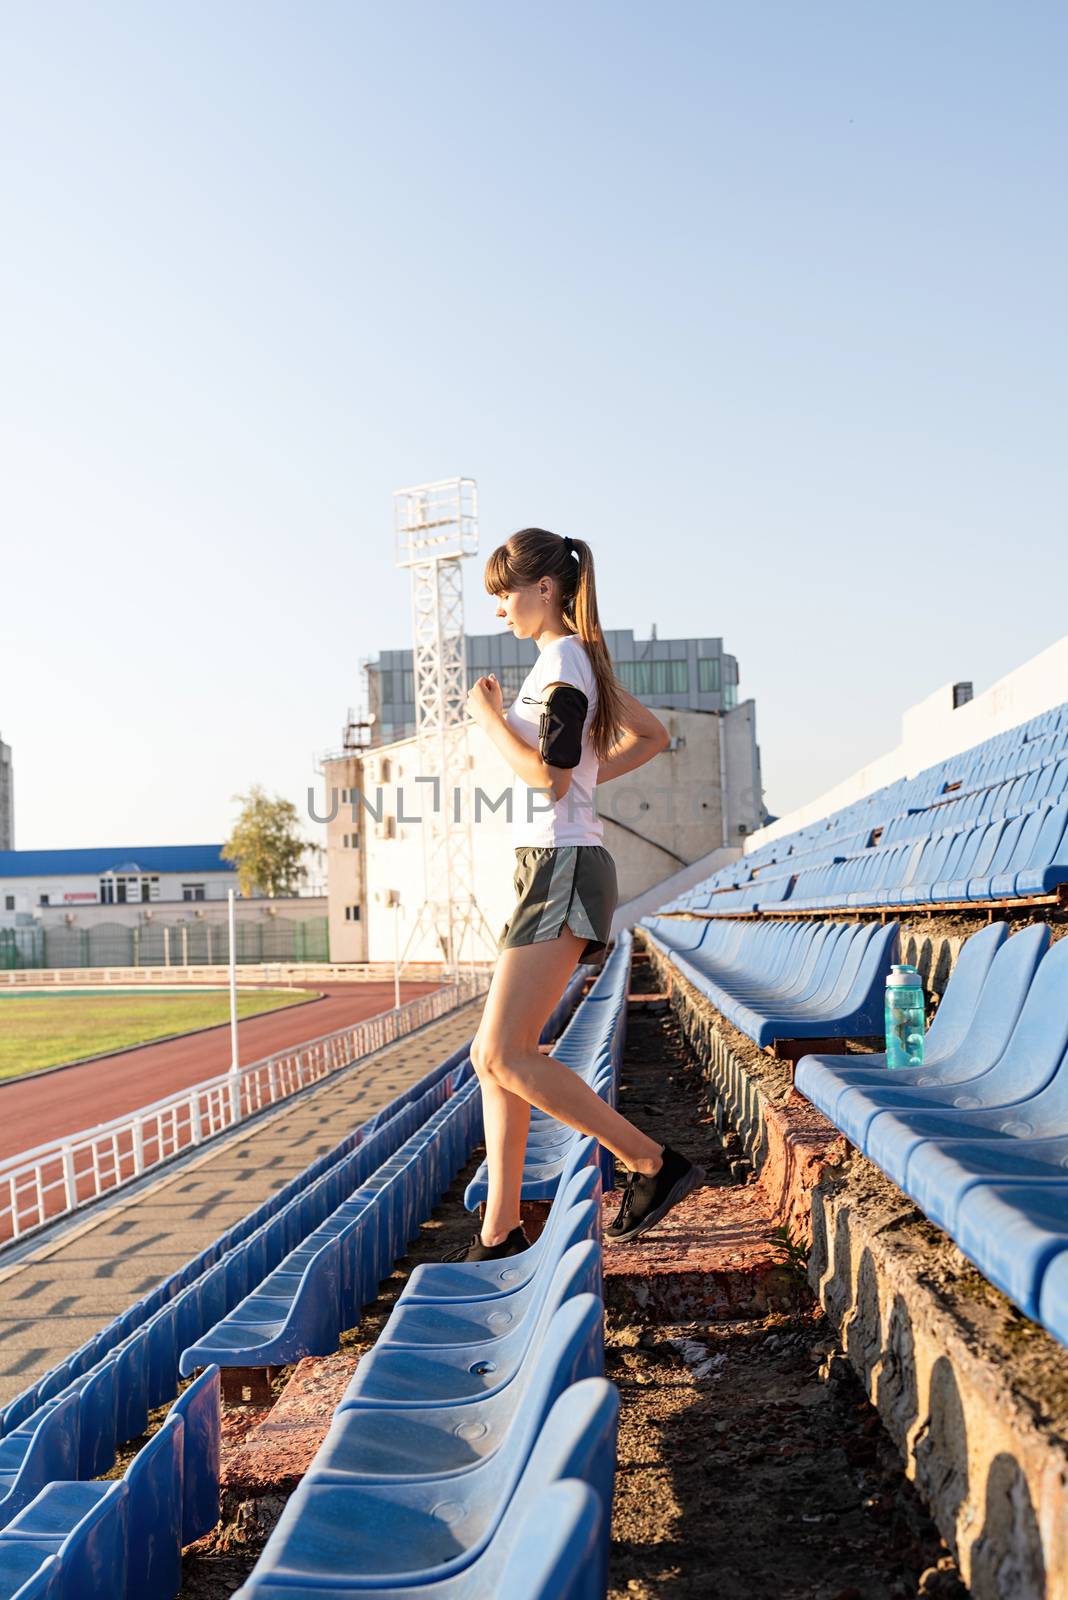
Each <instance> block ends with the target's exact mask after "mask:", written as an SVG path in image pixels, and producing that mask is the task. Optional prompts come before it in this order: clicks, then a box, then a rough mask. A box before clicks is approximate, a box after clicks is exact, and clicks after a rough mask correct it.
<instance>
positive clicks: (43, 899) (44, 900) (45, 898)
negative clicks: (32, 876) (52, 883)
mask: <svg viewBox="0 0 1068 1600" xmlns="http://www.w3.org/2000/svg"><path fill="white" fill-rule="evenodd" d="M40 904H41V905H43V906H46V905H47V904H48V896H47V895H46V894H43V895H42V896H41V899H40Z"/></svg>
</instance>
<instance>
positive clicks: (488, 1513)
mask: <svg viewBox="0 0 1068 1600" xmlns="http://www.w3.org/2000/svg"><path fill="white" fill-rule="evenodd" d="M595 1004H596V1002H595ZM559 1176H560V1182H559V1186H558V1190H557V1193H556V1197H555V1199H554V1200H553V1202H552V1204H551V1206H550V1209H549V1214H548V1217H547V1220H546V1224H545V1228H544V1230H543V1232H542V1233H541V1235H540V1237H539V1238H538V1239H537V1240H536V1241H535V1242H534V1244H533V1245H532V1246H531V1247H530V1249H529V1250H526V1251H523V1252H522V1253H521V1254H520V1255H517V1256H509V1257H505V1258H504V1259H503V1260H499V1261H486V1262H456V1263H451V1262H443V1263H432V1264H427V1265H423V1266H420V1267H417V1268H416V1270H415V1271H414V1272H413V1273H412V1276H411V1278H410V1279H409V1281H408V1283H407V1285H406V1286H405V1289H404V1291H403V1292H402V1294H401V1296H400V1298H399V1299H398V1302H397V1304H396V1306H395V1308H394V1310H393V1313H392V1315H391V1317H390V1319H389V1322H388V1323H387V1325H386V1327H385V1329H384V1330H383V1332H382V1335H381V1336H380V1338H379V1340H378V1342H377V1343H376V1345H375V1347H374V1349H373V1350H372V1351H371V1352H370V1354H369V1355H367V1356H365V1357H364V1358H363V1360H362V1361H361V1362H360V1365H359V1367H358V1368H357V1371H356V1374H355V1377H354V1378H353V1380H352V1382H351V1383H350V1385H349V1387H348V1389H347V1390H346V1392H345V1394H344V1396H343V1397H342V1400H341V1402H340V1404H339V1406H338V1408H337V1410H336V1412H335V1414H334V1417H333V1420H332V1423H331V1426H330V1429H329V1431H328V1433H327V1435H326V1438H325V1439H324V1441H323V1443H322V1445H321V1447H320V1449H319V1451H318V1453H317V1454H316V1456H315V1458H314V1460H313V1461H312V1463H311V1466H310V1468H309V1470H308V1472H307V1473H306V1474H305V1476H304V1478H303V1479H302V1481H301V1483H300V1485H299V1486H298V1488H297V1489H296V1491H295V1492H294V1494H293V1495H292V1496H291V1497H290V1499H289V1501H288V1503H287V1505H286V1507H285V1510H284V1511H283V1513H282V1516H281V1517H280V1519H279V1521H278V1523H277V1525H276V1527H275V1529H274V1531H273V1532H272V1534H271V1536H270V1538H269V1539H268V1541H267V1544H266V1546H265V1548H264V1550H263V1553H262V1555H261V1556H260V1559H259V1561H258V1562H257V1564H256V1568H255V1570H254V1571H253V1573H252V1575H251V1577H250V1578H249V1580H248V1582H247V1583H246V1585H245V1586H244V1588H242V1589H241V1590H240V1591H239V1595H238V1596H236V1597H235V1600H272V1597H276V1600H302V1597H303V1600H311V1597H312V1596H316V1597H318V1600H331V1597H334V1600H339V1597H340V1596H342V1595H350V1596H351V1595H360V1596H362V1597H364V1600H389V1597H393V1600H397V1597H399V1596H402V1595H412V1594H413V1593H415V1592H418V1593H420V1594H426V1595H432V1596H433V1597H434V1600H477V1597H479V1596H485V1597H487V1600H488V1597H490V1596H494V1597H495V1596H498V1595H508V1596H509V1597H510V1600H603V1596H604V1594H605V1589H606V1583H607V1556H608V1537H609V1526H610V1517H611V1504H612V1493H613V1485H614V1475H615V1445H616V1429H617V1421H618V1395H617V1393H616V1391H615V1389H614V1387H613V1386H612V1385H611V1384H609V1383H607V1382H606V1381H605V1379H604V1377H603V1362H604V1337H603V1317H604V1312H603V1300H602V1264H601V1244H600V1225H601V1181H600V1171H599V1166H598V1160H597V1145H596V1142H595V1141H594V1140H592V1139H587V1138H581V1137H580V1136H578V1135H573V1136H572V1140H571V1145H570V1148H569V1151H568V1155H567V1159H566V1160H565V1162H564V1163H563V1166H562V1168H561V1172H560V1175H559ZM557 1514H559V1515H560V1517H561V1518H562V1520H561V1522H560V1524H559V1525H557V1524H556V1523H555V1521H554V1518H555V1516H556V1515H557Z"/></svg>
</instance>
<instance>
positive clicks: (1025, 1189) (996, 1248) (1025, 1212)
mask: <svg viewBox="0 0 1068 1600" xmlns="http://www.w3.org/2000/svg"><path fill="white" fill-rule="evenodd" d="M954 1237H955V1238H956V1241H957V1243H958V1245H959V1246H960V1248H961V1249H962V1250H963V1251H964V1254H965V1255H966V1256H968V1257H969V1258H970V1259H971V1260H972V1261H974V1262H975V1264H976V1266H977V1267H978V1268H979V1270H980V1271H981V1272H982V1273H983V1274H984V1275H985V1276H986V1277H987V1278H989V1280H990V1282H991V1283H993V1284H995V1285H996V1286H997V1288H999V1289H1001V1290H1002V1291H1003V1292H1004V1293H1005V1294H1007V1295H1008V1296H1009V1298H1010V1300H1014V1301H1015V1302H1016V1304H1017V1305H1018V1306H1019V1307H1020V1309H1021V1310H1022V1311H1024V1312H1025V1313H1026V1314H1027V1316H1029V1317H1035V1318H1038V1317H1039V1316H1040V1315H1041V1312H1040V1309H1039V1296H1040V1293H1041V1288H1042V1280H1043V1277H1044V1275H1045V1273H1046V1270H1047V1268H1048V1267H1049V1266H1050V1264H1051V1262H1052V1261H1053V1259H1054V1258H1055V1257H1056V1256H1057V1255H1060V1254H1062V1253H1063V1252H1065V1251H1068V1172H1066V1173H1065V1174H1064V1175H1063V1177H1062V1178H1061V1179H1059V1180H1058V1181H1055V1182H1050V1183H1032V1184H1026V1185H1021V1184H1011V1183H1003V1184H980V1185H979V1186H977V1187H976V1188H974V1189H970V1190H969V1191H968V1193H967V1194H965V1195H963V1196H962V1197H961V1200H960V1204H959V1206H958V1208H957V1220H956V1226H955V1229H954Z"/></svg>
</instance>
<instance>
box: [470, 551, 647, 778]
mask: <svg viewBox="0 0 1068 1600" xmlns="http://www.w3.org/2000/svg"><path fill="white" fill-rule="evenodd" d="M568 543H570V546H571V549H570V550H569V549H568ZM572 551H573V552H574V555H572V553H571V552H572ZM575 556H577V557H578V560H577V561H576V560H575ZM539 578H555V579H556V580H557V582H558V583H559V585H560V608H561V610H562V612H563V617H564V626H565V627H566V628H568V629H569V630H570V631H571V632H572V633H574V634H577V635H578V637H579V638H580V639H581V640H582V643H583V644H584V645H585V646H586V652H587V654H588V655H589V658H590V665H591V666H592V668H593V675H594V678H595V679H596V681H597V709H596V711H595V712H594V714H593V722H592V724H591V726H590V742H591V743H592V745H593V748H594V750H595V751H596V753H597V757H598V759H599V760H601V761H603V760H604V759H605V757H606V756H607V755H608V752H609V751H610V750H611V748H612V746H613V745H614V744H615V743H616V741H617V740H618V738H619V735H620V733H621V732H622V730H623V703H622V700H621V698H620V685H619V682H618V680H617V678H616V675H615V671H614V669H613V667H612V659H611V657H610V656H609V654H608V647H607V646H606V644H605V642H604V635H603V633H602V632H601V619H600V617H599V616H598V614H597V588H596V585H595V583H594V578H593V552H592V551H591V550H590V547H589V545H588V544H585V543H584V542H583V540H581V539H571V540H570V541H567V540H565V539H563V538H562V537H561V536H560V534H558V533H549V532H548V531H547V530H546V529H545V528H522V529H521V530H520V531H519V533H513V534H512V537H511V538H510V539H506V540H505V542H504V544H501V545H498V546H497V548H496V550H494V552H493V554H492V555H491V556H490V558H489V560H488V561H487V562H486V592H487V594H504V593H506V592H507V591H508V590H509V589H522V588H525V587H526V586H527V585H529V584H532V583H537V582H538V580H539Z"/></svg>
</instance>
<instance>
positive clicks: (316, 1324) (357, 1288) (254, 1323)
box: [179, 1061, 482, 1376]
mask: <svg viewBox="0 0 1068 1600" xmlns="http://www.w3.org/2000/svg"><path fill="white" fill-rule="evenodd" d="M461 1070H462V1071H464V1072H466V1073H467V1074H468V1077H467V1081H466V1082H465V1083H464V1084H463V1086H462V1087H461V1088H459V1089H458V1091H457V1093H456V1094H454V1095H453V1096H452V1097H451V1098H450V1099H449V1100H447V1101H446V1102H445V1104H444V1105H442V1106H440V1107H439V1108H438V1109H437V1110H436V1111H434V1113H433V1115H431V1116H430V1117H429V1118H428V1119H426V1120H425V1121H424V1120H423V1119H422V1118H420V1119H419V1121H418V1124H417V1127H416V1131H415V1132H413V1133H412V1135H411V1137H410V1138H408V1139H407V1140H406V1141H405V1143H403V1144H402V1145H400V1146H399V1148H398V1149H397V1151H396V1153H395V1154H394V1155H392V1156H391V1157H390V1159H388V1160H386V1161H383V1162H381V1163H380V1164H373V1162H372V1163H369V1165H372V1166H373V1170H372V1171H371V1173H370V1175H369V1176H367V1177H366V1178H365V1180H364V1181H363V1182H362V1183H360V1185H359V1187H358V1188H356V1189H355V1190H354V1191H353V1193H352V1194H351V1195H350V1196H349V1198H348V1199H346V1200H344V1201H342V1202H341V1204H340V1205H339V1206H338V1207H337V1209H336V1210H334V1211H333V1212H331V1214H330V1215H329V1216H328V1217H327V1218H326V1219H325V1221H323V1222H321V1223H320V1224H319V1226H318V1227H317V1228H315V1229H314V1230H313V1231H312V1232H311V1233H309V1234H308V1235H307V1237H306V1238H304V1239H303V1240H302V1241H301V1242H300V1243H299V1244H298V1245H296V1246H295V1247H294V1248H293V1249H292V1250H290V1252H289V1253H288V1255H286V1256H284V1257H283V1259H282V1260H281V1261H280V1262H279V1264H278V1266H276V1267H275V1268H274V1270H273V1271H272V1272H269V1273H268V1274H267V1276H266V1277H265V1278H263V1279H262V1281H261V1282H260V1283H259V1284H257V1286H256V1288H254V1289H253V1290H252V1291H251V1293H249V1294H247V1295H246V1296H245V1298H244V1299H243V1300H241V1301H240V1303H239V1304H238V1305H236V1306H235V1307H234V1308H233V1310H231V1311H228V1312H227V1313H226V1314H225V1316H222V1317H220V1318H219V1319H218V1321H216V1322H215V1323H214V1324H213V1325H212V1326H211V1327H210V1328H209V1329H208V1330H207V1331H206V1332H205V1333H204V1334H203V1335H202V1336H201V1337H200V1338H199V1339H197V1340H196V1341H194V1342H193V1343H192V1344H190V1345H189V1346H187V1348H186V1349H185V1350H183V1352H182V1355H181V1359H180V1361H179V1370H180V1371H181V1372H182V1373H183V1375H185V1376H188V1375H189V1374H190V1373H191V1372H195V1371H196V1369H197V1368H198V1367H204V1366H208V1365H209V1364H211V1363H216V1364H217V1365H219V1366H220V1367H280V1366H288V1365H290V1364H291V1363H293V1362H296V1361H299V1360H300V1359H301V1358H302V1357H303V1356H324V1355H329V1354H331V1353H332V1352H333V1351H335V1350H336V1349H337V1348H338V1343H339V1341H340V1338H341V1334H342V1333H343V1332H344V1331H345V1330H346V1329H348V1328H353V1327H355V1326H356V1324H357V1323H358V1322H359V1320H360V1314H361V1312H362V1311H363V1308H364V1306H365V1305H367V1304H368V1303H369V1302H370V1301H372V1300H374V1299H375V1298H376V1297H377V1295H378V1285H379V1283H380V1281H381V1280H382V1279H383V1278H384V1277H386V1276H387V1275H388V1274H389V1273H390V1272H392V1270H393V1263H394V1262H395V1261H396V1260H397V1258H398V1257H399V1256H402V1255H403V1254H404V1252H405V1250H406V1249H407V1247H408V1241H409V1240H410V1239H411V1238H412V1237H413V1235H414V1234H415V1233H416V1232H417V1231H418V1229H419V1225H420V1223H421V1222H423V1221H424V1219H425V1218H426V1217H428V1216H429V1215H430V1212H431V1211H432V1210H433V1209H434V1206H435V1205H436V1204H437V1202H438V1200H439V1199H440V1198H441V1196H442V1195H443V1194H444V1193H445V1191H446V1190H447V1189H448V1187H449V1185H450V1184H451V1183H452V1181H453V1179H454V1178H455V1176H456V1174H457V1172H459V1171H460V1169H461V1168H462V1167H465V1166H466V1165H467V1163H468V1161H469V1160H470V1157H471V1151H472V1149H473V1148H474V1146H475V1145H476V1144H477V1143H478V1141H479V1139H480V1138H481V1137H482V1101H481V1096H480V1094H479V1085H478V1081H477V1079H476V1078H474V1076H473V1073H472V1069H471V1064H470V1061H468V1062H467V1063H466V1065H465V1068H463V1069H461ZM375 1143H376V1139H374V1138H372V1139H371V1140H369V1141H368V1144H367V1145H366V1146H365V1147H364V1150H365V1151H371V1149H372V1147H373V1146H374V1145H375ZM361 1153H362V1152H361Z"/></svg>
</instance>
